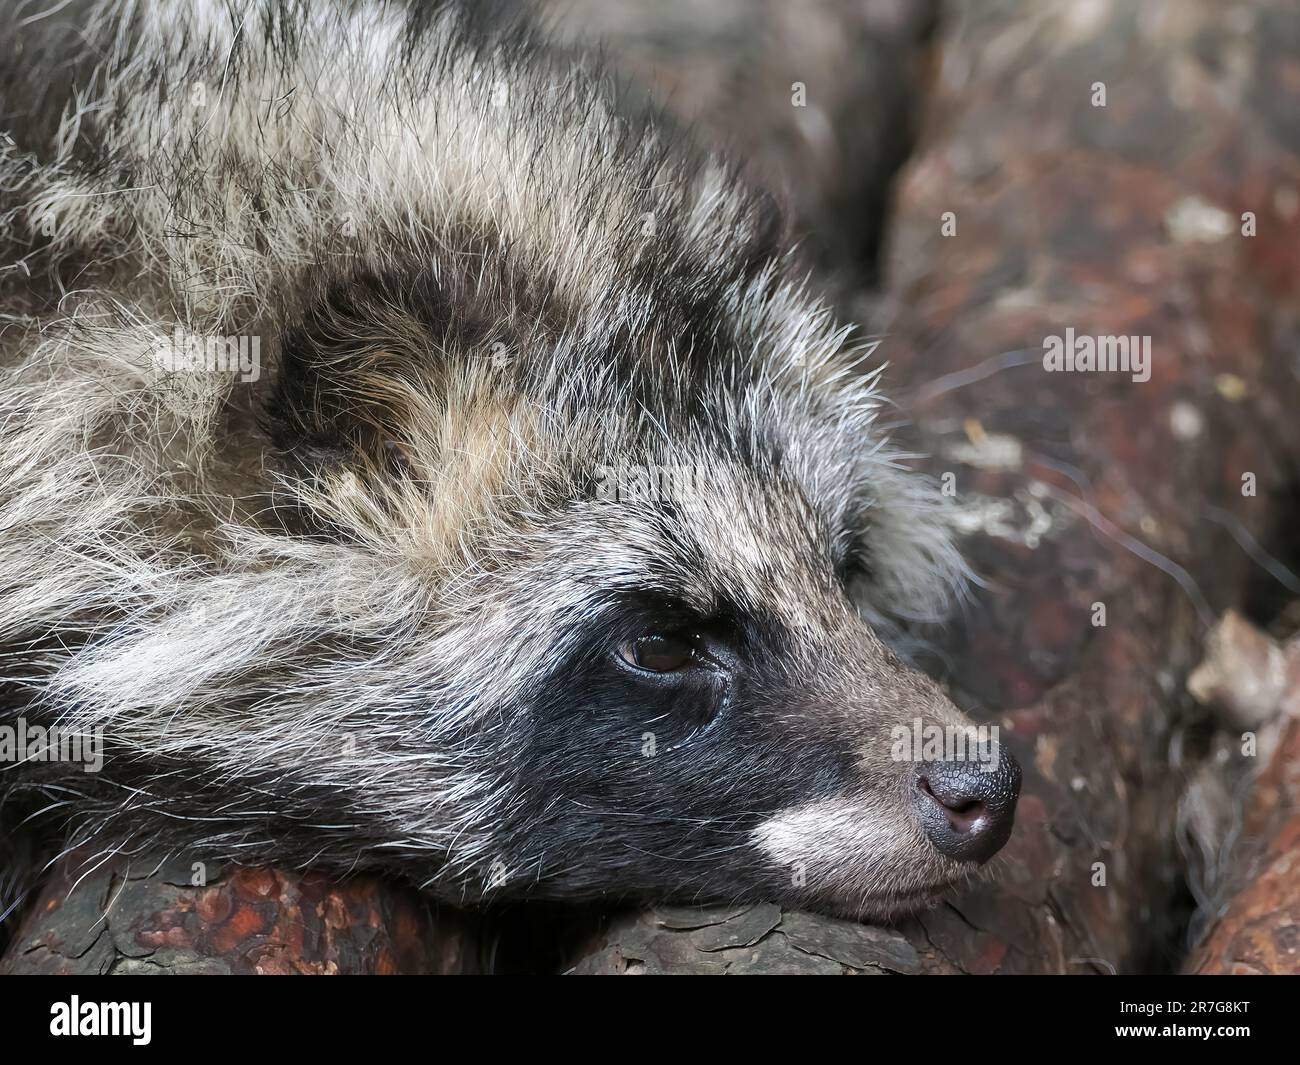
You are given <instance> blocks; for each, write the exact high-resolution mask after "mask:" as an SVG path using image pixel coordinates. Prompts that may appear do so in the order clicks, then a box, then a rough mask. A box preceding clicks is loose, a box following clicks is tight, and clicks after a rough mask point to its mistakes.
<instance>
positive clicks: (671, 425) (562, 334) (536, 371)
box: [271, 257, 1019, 917]
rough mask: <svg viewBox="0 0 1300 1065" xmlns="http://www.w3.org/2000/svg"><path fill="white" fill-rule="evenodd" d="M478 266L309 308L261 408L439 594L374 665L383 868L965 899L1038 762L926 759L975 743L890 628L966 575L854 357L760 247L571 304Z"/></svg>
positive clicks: (294, 449)
mask: <svg viewBox="0 0 1300 1065" xmlns="http://www.w3.org/2000/svg"><path fill="white" fill-rule="evenodd" d="M489 261H493V262H494V264H495V265H496V266H497V267H498V268H499V269H501V270H502V271H504V272H505V273H504V274H503V275H502V276H499V277H498V278H497V279H496V281H495V282H494V283H492V284H490V285H489V284H488V283H487V282H485V281H484V277H485V273H483V272H480V273H477V274H476V275H475V276H474V277H473V278H469V277H462V278H460V279H459V280H456V279H451V278H448V277H447V276H445V275H444V277H443V278H442V279H441V280H437V281H434V280H430V279H428V278H427V277H426V278H423V279H422V278H421V277H419V276H417V275H398V276H395V275H393V274H391V273H390V274H388V275H383V274H379V273H375V274H369V275H366V276H351V277H348V278H345V279H343V280H341V281H338V282H336V283H335V284H333V285H332V286H331V287H329V288H328V289H327V290H322V292H321V293H320V294H319V295H318V297H317V298H316V299H314V300H313V301H312V302H311V304H310V309H309V310H308V311H307V312H306V313H305V314H304V315H303V316H302V317H301V318H300V320H299V321H298V323H297V325H296V326H295V328H294V329H293V330H291V331H290V332H289V333H288V335H287V336H286V339H285V343H284V350H283V356H282V366H281V371H280V376H279V381H278V384H277V388H276V394H275V396H274V399H273V401H272V404H271V411H272V417H273V426H274V430H273V431H274V433H275V436H276V438H277V440H278V442H279V444H280V446H281V447H282V448H283V450H284V452H285V453H286V454H287V455H288V456H290V457H291V459H293V460H294V461H295V462H296V463H297V466H298V470H299V472H298V473H296V474H292V473H291V474H290V475H289V483H290V484H293V485H295V487H294V491H295V492H296V494H297V495H298V497H299V499H300V500H301V501H302V502H303V503H304V505H305V507H306V509H307V510H308V511H309V513H310V516H311V520H312V521H315V522H317V523H319V525H320V527H321V530H322V534H323V535H324V536H326V537H327V538H332V539H333V540H334V541H335V542H337V543H343V544H346V545H348V547H349V549H350V550H352V551H354V552H364V553H365V555H366V558H367V561H366V563H365V565H366V568H367V571H368V572H370V573H372V574H374V576H373V580H372V581H371V585H370V586H371V587H372V588H373V589H375V590H376V592H375V594H378V595H379V597H380V599H381V601H382V602H383V603H384V604H385V606H384V607H383V608H382V609H391V608H392V599H393V598H394V595H395V593H394V592H393V591H392V590H391V589H389V587H388V585H389V582H390V580H391V582H393V584H394V586H395V585H397V584H400V585H401V586H402V587H404V588H407V587H409V588H412V589H413V590H411V591H407V592H403V593H401V595H405V596H413V597H414V598H415V600H416V601H418V602H419V603H421V604H424V605H423V606H422V607H420V608H418V609H417V608H411V607H403V608H402V612H403V613H402V616H403V617H404V618H406V619H407V620H408V621H409V626H408V627H407V628H406V629H405V630H404V631H403V633H402V636H401V647H402V651H401V652H400V655H398V654H394V652H393V650H392V646H391V645H390V646H388V647H385V648H378V647H377V648H376V651H375V653H376V654H378V655H382V656H383V659H384V660H385V661H386V662H388V663H389V666H388V669H387V672H386V673H385V674H384V675H383V676H382V678H377V679H376V680H375V682H374V683H376V684H377V685H378V687H379V689H380V691H381V693H382V695H381V697H380V698H377V699H376V704H377V706H378V705H379V704H382V705H383V712H384V714H385V715H386V716H385V717H384V718H382V719H381V718H379V717H376V718H375V719H374V721H375V722H376V723H377V722H380V721H381V720H382V721H383V723H384V726H385V727H384V728H376V729H374V731H376V732H379V733H382V735H380V736H379V737H378V738H376V740H375V742H374V743H373V744H372V745H371V746H370V747H369V748H368V750H367V753H366V754H365V755H364V756H360V761H359V772H360V775H361V777H362V778H366V779H373V780H376V781H378V783H377V784H376V788H377V791H376V793H375V794H373V795H370V796H368V799H370V800H372V801H378V802H379V803H380V805H381V806H382V807H383V808H384V811H385V816H386V817H387V818H389V819H390V820H391V821H392V822H393V825H392V827H390V828H388V829H387V830H386V831H389V832H392V831H396V830H397V829H398V827H399V826H400V831H401V833H402V838H403V843H401V844H399V843H398V842H397V841H395V840H394V841H385V843H384V844H382V846H385V847H389V848H390V849H392V850H394V851H401V852H403V854H404V857H409V856H410V854H412V853H417V854H418V853H419V848H427V849H429V850H433V851H436V852H437V854H436V858H437V862H438V865H437V869H438V871H437V872H433V871H432V870H430V871H429V873H428V880H429V883H430V885H431V886H432V887H434V888H435V889H436V890H439V891H441V892H443V893H444V894H446V895H448V896H450V897H452V898H455V899H458V900H459V899H465V898H471V899H478V898H482V897H488V896H493V895H502V896H510V895H526V896H532V897H547V898H581V897H591V896H599V895H604V894H609V895H616V896H624V897H642V898H644V897H661V898H662V897H677V898H687V899H710V898H721V899H759V898H761V899H768V900H776V901H780V902H784V903H788V904H791V905H809V906H813V907H817V908H822V909H828V910H833V911H836V912H844V913H850V914H856V915H869V916H875V917H881V916H888V915H890V914H894V913H898V912H901V911H904V910H907V909H909V908H915V907H916V906H918V905H922V904H924V903H926V902H928V901H932V900H933V899H934V898H935V897H936V896H937V895H938V894H939V893H940V892H942V891H944V890H946V889H948V888H950V887H952V886H953V885H954V884H956V883H958V882H960V881H962V880H964V879H966V878H967V877H968V876H969V875H970V873H971V872H972V871H973V870H975V869H976V868H978V866H979V864H980V863H982V862H983V861H985V860H986V859H987V858H989V857H990V856H991V855H992V854H993V853H994V852H995V851H996V850H998V849H999V848H1000V847H1001V846H1002V844H1003V843H1004V842H1005V841H1006V839H1007V837H1008V835H1009V833H1010V830H1011V822H1012V816H1013V813H1014V807H1015V801H1016V796H1017V793H1018V790H1019V769H1018V768H1017V766H1016V765H1015V763H1014V761H1013V760H1012V759H1011V757H1010V755H1009V754H1005V753H1003V754H1001V755H1000V757H998V754H999V752H996V751H991V750H990V748H989V747H988V745H987V743H986V744H985V746H983V747H977V746H975V745H973V744H972V745H970V746H969V747H965V746H963V745H962V744H961V743H960V742H959V743H958V746H959V747H962V749H963V750H965V751H967V752H968V753H967V754H966V755H965V756H963V755H962V753H961V752H960V751H958V752H957V753H956V756H955V757H954V752H953V749H952V745H951V744H949V745H946V746H945V745H943V744H940V745H939V746H935V745H934V744H933V743H930V742H928V741H929V740H931V739H933V738H934V737H936V736H939V735H942V736H946V737H948V738H949V739H951V738H952V737H954V736H957V737H959V738H960V739H965V738H966V736H967V732H966V730H968V729H971V726H970V725H969V722H967V721H966V719H964V718H963V717H962V715H961V714H959V712H958V711H957V710H956V709H955V708H954V707H953V706H952V704H951V703H950V702H949V700H948V699H947V698H946V697H945V696H944V695H943V694H942V693H941V691H940V690H939V688H938V687H937V686H936V685H935V684H934V683H933V682H932V681H930V680H929V679H927V678H926V677H924V676H923V675H921V674H919V673H917V672H914V671H913V670H911V669H909V668H907V667H906V666H905V665H904V664H903V663H902V662H901V661H900V660H899V658H898V657H896V656H895V655H894V654H893V653H892V652H891V651H890V650H889V649H888V648H887V647H886V646H885V644H884V643H882V640H881V638H880V635H879V633H880V631H881V628H882V626H889V625H891V624H892V623H894V622H897V621H899V620H907V619H923V618H929V617H933V616H935V615H936V614H938V613H939V612H940V611H941V609H942V607H943V605H944V603H945V601H946V599H947V598H948V597H949V594H950V592H951V590H952V588H953V587H954V586H955V585H956V584H958V583H959V579H960V571H961V563H960V561H959V560H958V559H957V557H956V555H955V554H954V552H953V549H952V547H951V545H950V543H949V540H948V539H947V536H946V533H945V531H944V522H943V519H942V515H941V507H940V505H939V501H938V495H939V493H938V491H937V488H935V487H934V486H933V485H931V484H930V483H929V482H927V481H925V480H924V479H922V478H920V477H918V476H917V475H915V474H913V473H910V472H908V471H905V470H903V469H901V468H900V467H899V466H898V465H897V464H896V463H895V462H894V461H893V460H892V458H891V453H890V452H889V451H888V449H887V448H886V446H885V445H884V444H883V442H882V438H881V434H880V432H879V431H878V430H877V429H876V428H875V427H874V424H873V416H874V411H875V408H876V406H877V402H878V401H877V397H876V395H875V393H874V390H873V379H872V378H871V377H870V376H866V375H864V368H863V366H862V365H861V363H862V361H863V358H864V356H865V352H864V350H862V349H853V348H852V347H850V346H848V345H846V333H845V332H844V331H842V330H839V329H837V328H836V327H834V326H833V324H832V323H831V322H830V321H829V319H828V316H827V314H826V312H825V311H824V310H823V309H821V308H820V306H819V305H818V304H817V303H816V302H815V301H813V300H811V299H810V298H809V297H808V296H807V295H806V294H805V293H804V292H803V291H802V290H801V288H800V287H799V286H798V285H797V284H793V283H790V282H788V281H785V280H782V279H781V278H780V276H779V272H778V270H777V268H776V267H775V266H774V265H772V264H771V263H770V262H768V263H766V265H762V264H760V265H758V266H755V265H754V261H755V260H754V259H753V257H751V258H749V259H747V260H744V263H743V265H742V266H741V267H736V268H734V269H733V270H732V271H731V272H727V271H726V270H719V269H717V268H712V267H711V268H708V269H705V268H703V267H700V268H698V269H696V270H694V271H693V272H687V273H685V274H683V271H684V270H685V269H686V267H685V266H684V265H683V264H682V263H680V262H678V263H668V264H666V266H665V269H664V271H663V272H662V273H660V274H659V275H658V276H648V275H638V274H635V273H634V274H633V275H632V276H631V277H630V278H629V277H619V278H617V279H614V280H609V279H607V280H605V281H604V282H602V283H603V284H604V285H605V286H606V287H605V289H604V292H605V295H604V297H603V298H604V300H606V301H607V302H606V303H605V304H603V306H602V307H600V308H598V309H596V310H593V309H592V308H591V307H590V305H588V306H587V307H586V308H585V310H584V314H583V315H582V316H581V318H578V317H575V316H573V315H571V314H566V312H565V309H564V308H559V309H557V308H556V307H554V306H553V305H551V303H550V302H549V300H550V297H551V296H552V295H553V293H550V292H547V293H546V298H545V299H544V300H543V302H542V304H539V303H530V301H532V300H537V299H539V297H538V295H537V293H536V292H535V291H534V290H533V289H532V288H531V287H530V285H529V283H528V282H527V280H526V279H523V278H520V277H518V276H517V275H513V276H512V275H510V274H509V267H508V265H506V263H505V261H504V259H496V260H492V259H491V257H489ZM688 281H689V282H690V284H688V283H687V282H688ZM692 286H693V287H692ZM506 293H508V294H509V298H510V301H511V303H512V306H513V307H514V313H513V314H512V315H511V316H503V315H502V314H501V313H500V311H499V308H500V305H501V303H502V301H503V300H504V299H505V298H506V295H505V294H506ZM543 304H544V305H543ZM521 308H524V309H522V310H521ZM295 478H298V479H297V480H296V481H295ZM386 573H387V574H389V576H386ZM356 609H357V612H358V613H359V614H364V613H366V612H367V611H368V610H370V609H371V608H370V607H368V606H362V607H357V608H356ZM363 646H364V645H363V644H356V643H354V644H352V645H350V647H349V648H348V650H347V651H346V652H343V651H340V650H338V649H337V648H336V653H340V654H346V655H351V656H353V657H355V656H357V655H359V654H362V653H363V650H362V648H363ZM334 668H335V669H337V665H335V667H334ZM316 683H320V682H319V679H317V681H316ZM321 697H322V698H324V696H323V695H322V696H321ZM394 722H401V723H404V724H403V725H402V729H403V730H405V734H404V735H403V736H401V737H400V738H395V737H393V732H394V731H395V730H394V729H393V728H392V727H391V726H392V725H393V723H394ZM363 727H364V724H363ZM385 737H387V738H385ZM923 740H924V741H925V742H922V741H923ZM994 746H995V745H994ZM384 831H385V830H383V829H378V828H376V829H375V830H374V832H375V835H377V836H382V835H383V833H384ZM424 857H426V858H427V857H428V856H427V854H425V855H424Z"/></svg>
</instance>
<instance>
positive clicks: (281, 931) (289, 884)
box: [0, 855, 480, 975]
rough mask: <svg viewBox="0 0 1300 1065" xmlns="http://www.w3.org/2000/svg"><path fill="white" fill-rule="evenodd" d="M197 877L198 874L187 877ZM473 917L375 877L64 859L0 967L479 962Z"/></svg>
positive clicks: (332, 968) (353, 967) (376, 966)
mask: <svg viewBox="0 0 1300 1065" xmlns="http://www.w3.org/2000/svg"><path fill="white" fill-rule="evenodd" d="M196 873H198V874H199V875H198V877H197V878H198V879H206V880H207V882H206V883H205V884H201V885H196V884H194V882H193V881H194V880H195V879H196ZM479 942H480V940H479V936H478V928H477V922H476V921H475V920H474V919H473V918H471V917H468V916H466V915H464V914H460V913H457V912H455V911H449V910H446V909H442V910H438V909H433V908H431V907H430V906H429V905H428V903H426V902H425V900H423V899H421V898H420V897H419V896H418V895H416V894H415V893H414V892H412V891H410V890H409V889H406V888H403V887H401V886H398V885H394V884H389V883H384V882H382V881H379V880H376V879H375V878H373V877H355V878H352V879H348V880H344V881H330V880H328V879H327V878H325V877H323V876H319V875H317V874H314V873H295V872H291V871H287V870H283V869H249V868H236V867H230V868H228V869H209V870H205V871H198V870H195V869H193V868H191V867H190V866H184V867H180V866H178V867H175V868H168V867H167V866H163V867H162V868H150V869H144V870H141V869H139V868H136V869H132V868H130V867H129V866H127V865H125V864H124V863H120V862H118V863H112V862H110V863H105V864H102V865H97V864H95V863H93V862H91V861H87V860H85V859H83V858H82V857H80V856H77V855H73V856H71V857H68V858H65V859H63V860H62V861H61V862H60V863H59V865H58V866H57V867H56V870H55V872H54V874H53V875H52V876H51V877H50V879H49V881H48V882H47V883H46V884H45V886H44V890H43V892H42V894H41V895H40V897H39V898H38V899H36V900H35V903H34V905H33V906H32V907H31V908H30V910H29V911H28V916H27V920H26V922H25V924H24V925H23V927H22V928H21V929H20V930H19V932H18V935H17V936H16V937H15V938H14V940H13V942H11V943H10V945H9V949H8V951H7V953H6V955H5V957H4V959H3V960H0V973H4V974H33V973H37V974H46V975H101V974H114V975H133V974H172V975H186V974H236V975H238V974H264V975H265V974H272V975H274V974H293V973H303V974H316V975H328V974H381V975H384V974H393V973H467V972H475V971H477V970H478V969H479V968H480V958H479V954H478V943H479Z"/></svg>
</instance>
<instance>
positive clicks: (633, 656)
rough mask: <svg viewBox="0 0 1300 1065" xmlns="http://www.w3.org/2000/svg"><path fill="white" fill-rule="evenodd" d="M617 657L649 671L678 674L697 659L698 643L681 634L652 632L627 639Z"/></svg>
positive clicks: (630, 664)
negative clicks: (696, 645)
mask: <svg viewBox="0 0 1300 1065" xmlns="http://www.w3.org/2000/svg"><path fill="white" fill-rule="evenodd" d="M618 656H619V657H620V658H621V659H623V661H624V662H626V663H627V664H628V665H629V666H635V667H636V668H637V669H644V670H645V671H646V672H647V673H675V672H676V671H677V670H679V669H685V668H686V667H687V666H689V665H692V664H694V663H695V662H696V661H697V657H696V652H695V642H694V641H693V640H692V639H691V638H690V637H689V636H684V635H682V634H679V633H670V632H651V633H647V634H646V635H644V636H638V637H637V638H636V639H635V640H628V642H627V643H625V644H623V645H622V646H621V647H619V649H618Z"/></svg>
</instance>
